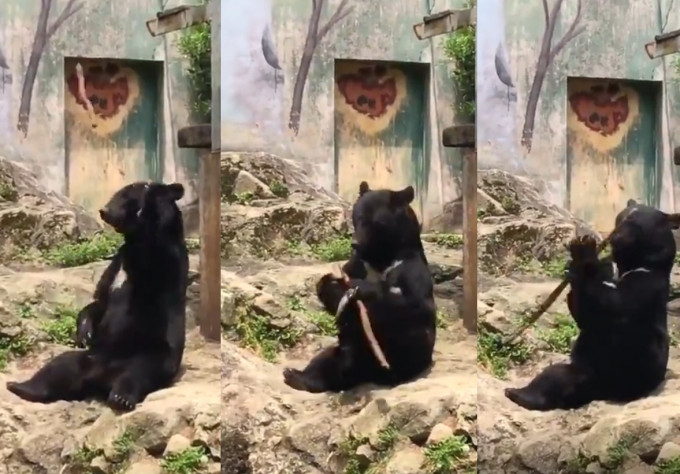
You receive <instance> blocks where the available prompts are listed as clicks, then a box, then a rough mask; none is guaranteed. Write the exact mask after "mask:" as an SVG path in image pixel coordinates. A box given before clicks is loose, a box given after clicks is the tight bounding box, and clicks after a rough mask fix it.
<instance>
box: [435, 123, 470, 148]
mask: <svg viewBox="0 0 680 474" xmlns="http://www.w3.org/2000/svg"><path fill="white" fill-rule="evenodd" d="M476 143H477V133H476V127H475V124H469V125H454V126H453V127H446V128H445V129H444V130H443V131H442V145H444V146H445V147H450V148H474V147H475V146H476Z"/></svg>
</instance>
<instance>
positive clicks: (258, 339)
mask: <svg viewBox="0 0 680 474" xmlns="http://www.w3.org/2000/svg"><path fill="white" fill-rule="evenodd" d="M236 334H237V335H238V337H239V339H240V340H241V342H242V343H243V345H244V346H246V347H248V348H250V349H252V350H254V351H256V352H258V353H259V354H260V356H262V358H263V359H265V360H267V361H269V362H273V361H275V360H276V356H277V355H278V353H279V352H280V351H281V350H283V349H285V348H290V347H293V346H294V345H295V344H297V342H298V341H299V340H300V337H301V336H302V331H300V330H299V329H294V328H291V327H286V328H278V327H274V326H272V325H271V324H270V322H269V321H268V320H267V318H266V317H264V316H260V315H259V314H256V313H255V312H254V311H252V308H250V307H246V308H245V309H243V311H242V314H241V316H240V317H239V321H238V323H237V324H236Z"/></svg>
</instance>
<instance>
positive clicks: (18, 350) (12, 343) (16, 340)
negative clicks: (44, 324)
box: [0, 332, 33, 370]
mask: <svg viewBox="0 0 680 474" xmlns="http://www.w3.org/2000/svg"><path fill="white" fill-rule="evenodd" d="M32 347H33V340H32V339H30V338H29V337H28V336H26V335H25V334H24V333H23V332H21V333H19V334H18V335H16V336H5V335H0V370H5V369H6V368H7V364H8V363H9V361H10V360H11V359H12V358H14V357H23V356H25V355H26V354H28V353H29V352H30V351H31V348H32Z"/></svg>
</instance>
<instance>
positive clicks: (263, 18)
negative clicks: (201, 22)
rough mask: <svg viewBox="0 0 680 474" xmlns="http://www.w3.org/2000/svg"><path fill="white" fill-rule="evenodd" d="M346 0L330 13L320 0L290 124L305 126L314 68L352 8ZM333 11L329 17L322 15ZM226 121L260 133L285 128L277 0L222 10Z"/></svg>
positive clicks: (314, 11)
mask: <svg viewBox="0 0 680 474" xmlns="http://www.w3.org/2000/svg"><path fill="white" fill-rule="evenodd" d="M348 1H349V0H341V2H340V3H339V4H338V6H337V7H336V9H335V10H334V11H333V12H328V8H327V3H328V1H327V0H314V1H313V2H312V12H311V14H310V16H309V20H308V26H307V32H306V36H305V42H304V46H303V48H302V51H300V55H299V58H300V59H299V64H298V66H297V72H296V75H295V79H294V84H293V89H292V96H291V102H290V110H289V112H288V125H287V128H288V130H290V131H291V132H292V133H293V135H297V134H298V133H299V131H300V123H301V121H302V117H301V111H302V105H303V100H304V94H305V87H306V85H307V79H308V77H309V71H310V69H311V66H312V62H313V60H314V56H315V53H316V51H317V49H318V47H319V46H320V45H321V44H322V41H323V39H324V38H325V37H326V36H327V35H328V33H329V32H330V31H331V29H332V28H333V27H334V26H335V25H337V24H338V23H340V22H341V21H342V20H343V19H345V18H346V17H347V16H348V15H349V14H350V13H351V11H352V6H350V5H348ZM328 13H330V17H329V18H328V20H327V21H325V22H322V21H321V18H322V16H324V15H325V14H328ZM221 22H222V25H221V28H222V31H223V32H225V33H226V32H228V35H225V34H223V37H222V41H223V47H222V53H221V95H222V104H221V105H222V122H225V121H226V122H231V123H237V124H242V125H251V126H253V127H254V128H256V129H258V130H259V131H260V133H263V134H265V135H269V136H279V135H282V134H283V132H284V118H283V113H284V112H283V107H284V105H283V104H284V102H285V100H284V95H283V92H284V87H283V85H284V81H285V78H284V74H283V68H282V66H281V63H280V59H279V57H278V53H277V46H276V41H275V38H274V36H273V33H272V30H273V27H272V0H252V1H251V0H248V1H245V0H239V1H236V2H233V4H230V5H229V8H228V9H227V8H223V9H222V17H221Z"/></svg>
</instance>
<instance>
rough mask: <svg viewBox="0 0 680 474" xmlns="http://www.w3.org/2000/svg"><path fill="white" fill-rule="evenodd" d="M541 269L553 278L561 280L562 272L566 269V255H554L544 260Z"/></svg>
mask: <svg viewBox="0 0 680 474" xmlns="http://www.w3.org/2000/svg"><path fill="white" fill-rule="evenodd" d="M542 267H543V271H544V272H545V273H546V274H547V275H548V276H551V277H553V278H555V279H558V280H562V279H563V278H564V273H565V271H566V269H567V258H566V256H559V257H555V258H553V259H551V260H548V261H547V262H544V263H543V265H542Z"/></svg>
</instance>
